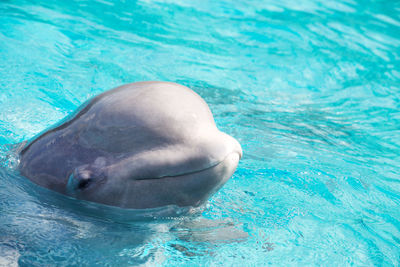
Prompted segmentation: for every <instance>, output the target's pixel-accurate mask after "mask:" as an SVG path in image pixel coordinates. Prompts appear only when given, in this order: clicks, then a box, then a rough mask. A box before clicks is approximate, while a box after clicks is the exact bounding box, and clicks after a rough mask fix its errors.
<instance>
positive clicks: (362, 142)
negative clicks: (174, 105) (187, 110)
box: [0, 0, 400, 266]
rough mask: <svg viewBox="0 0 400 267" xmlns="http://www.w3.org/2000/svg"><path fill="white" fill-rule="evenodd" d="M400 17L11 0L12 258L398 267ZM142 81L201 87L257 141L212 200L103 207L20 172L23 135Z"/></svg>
mask: <svg viewBox="0 0 400 267" xmlns="http://www.w3.org/2000/svg"><path fill="white" fill-rule="evenodd" d="M399 14H400V3H399V2H396V1H392V2H390V3H389V1H376V2H370V1H361V0H360V1H355V0H354V1H353V0H343V1H322V0H320V1H316V0H315V1H313V0H306V1H301V4H300V3H299V1H294V0H291V1H289V0H287V1H279V2H278V1H235V3H234V4H233V3H231V2H228V1H198V2H197V3H194V2H193V1H186V0H179V1H172V0H170V1H169V0H165V1H150V0H142V1H123V0H121V1H107V0H97V1H85V0H79V1H78V0H76V1H64V0H63V1H57V2H56V1H43V0H38V1H23V0H15V1H9V0H6V1H2V2H1V3H0V73H1V79H0V144H1V145H2V146H1V147H2V150H1V152H0V157H1V159H2V160H1V162H2V167H1V168H0V265H1V264H6V265H13V264H14V265H16V264H19V265H21V266H43V265H44V264H51V265H57V266H62V265H83V266H104V265H110V266H115V265H122V266H126V265H162V266H179V265H185V266H196V265H205V266H208V265H212V266H216V265H226V266H231V265H235V266H243V265H247V266H263V265H267V264H272V265H282V266H287V265H333V266H338V265H339V266H342V265H357V266H375V265H378V266H391V265H395V266H398V264H399V262H400V249H399V247H400V244H399V243H400V221H399V220H400V208H399V207H400V176H399V174H400V171H399V163H400V152H399V149H400V138H399V137H400V112H399V108H400V99H399V97H400V86H399V84H400V49H399V47H400V16H399ZM142 80H165V81H173V82H178V83H181V84H184V85H186V86H189V87H191V88H192V89H193V90H195V91H196V92H197V93H198V94H200V95H201V96H202V97H203V98H204V99H205V100H206V101H207V103H208V104H209V105H210V108H211V110H212V111H213V114H214V117H215V120H216V122H217V124H218V126H219V127H220V129H221V130H222V131H224V132H227V133H229V134H230V135H232V136H234V137H235V138H237V139H238V140H239V142H240V143H241V145H242V148H243V151H244V157H243V159H242V161H241V162H240V165H239V167H238V170H237V172H236V173H235V174H234V176H233V178H232V179H231V180H230V181H229V182H228V183H227V184H226V185H225V186H224V187H223V188H222V189H221V190H220V191H219V192H218V193H217V194H216V195H215V196H214V197H213V198H212V199H211V200H210V201H209V202H208V203H207V205H206V206H205V207H202V208H201V209H199V210H196V212H195V214H193V215H187V216H182V217H177V218H165V217H161V218H158V219H155V220H154V219H152V218H147V217H146V216H145V217H146V219H143V218H142V219H132V220H130V219H129V216H131V215H132V214H124V213H123V212H122V213H118V212H115V210H110V211H102V210H99V211H98V212H97V213H96V212H93V213H92V212H90V213H87V212H85V211H86V210H76V209H75V208H74V205H75V206H76V205H77V203H76V201H73V200H69V199H67V198H65V197H63V196H59V195H57V194H55V193H52V192H49V191H47V190H45V189H42V188H39V187H37V186H34V185H33V184H31V183H29V182H28V181H26V180H25V179H23V178H22V177H20V176H18V174H17V173H15V171H14V170H13V165H14V164H15V163H14V160H15V159H14V158H12V157H11V158H10V157H8V153H7V150H8V148H9V146H8V145H7V144H16V143H18V142H21V141H23V140H26V139H29V138H31V137H32V136H34V135H35V134H37V133H38V132H40V131H42V130H44V129H45V128H47V127H49V126H50V125H52V124H53V123H55V122H57V121H59V120H60V119H61V118H63V117H64V116H66V115H67V114H69V113H71V112H72V111H73V110H74V109H75V108H76V107H78V106H79V105H80V104H81V103H82V102H84V101H85V100H86V99H88V98H90V97H91V96H94V95H97V94H99V93H101V92H103V91H105V90H108V89H111V88H113V87H115V86H118V85H121V84H124V83H129V82H134V81H142ZM90 209H91V211H93V210H95V209H96V206H94V207H90ZM102 213H106V214H102ZM125 215H126V216H125Z"/></svg>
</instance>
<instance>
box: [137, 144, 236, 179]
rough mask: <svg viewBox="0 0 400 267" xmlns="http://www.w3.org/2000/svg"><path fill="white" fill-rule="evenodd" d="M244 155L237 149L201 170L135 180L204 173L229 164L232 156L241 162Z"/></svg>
mask: <svg viewBox="0 0 400 267" xmlns="http://www.w3.org/2000/svg"><path fill="white" fill-rule="evenodd" d="M235 155H236V156H235ZM242 156H243V152H242V150H241V149H240V150H237V151H234V152H231V153H229V154H228V155H226V157H225V158H224V159H223V160H221V161H219V162H216V163H214V164H211V165H210V166H209V167H207V168H203V169H199V170H193V171H187V172H183V173H179V174H175V175H164V176H160V177H154V178H138V179H135V180H136V181H144V180H160V179H165V178H179V177H184V176H188V175H195V174H199V173H202V172H206V171H209V170H211V169H213V168H215V167H217V166H218V165H222V164H227V162H229V161H228V159H229V158H232V157H236V158H238V159H237V161H238V162H239V160H240V159H241V158H242ZM236 165H237V164H236ZM235 169H236V166H235Z"/></svg>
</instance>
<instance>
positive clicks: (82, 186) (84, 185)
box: [78, 178, 91, 189]
mask: <svg viewBox="0 0 400 267" xmlns="http://www.w3.org/2000/svg"><path fill="white" fill-rule="evenodd" d="M90 180H91V179H90V178H87V179H81V180H80V181H79V184H78V189H85V188H87V187H88V186H89V184H90Z"/></svg>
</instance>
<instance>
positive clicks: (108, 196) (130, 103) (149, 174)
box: [19, 82, 242, 209]
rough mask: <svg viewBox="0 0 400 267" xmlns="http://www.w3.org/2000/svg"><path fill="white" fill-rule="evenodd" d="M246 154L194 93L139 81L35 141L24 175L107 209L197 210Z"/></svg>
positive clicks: (25, 155) (25, 152) (27, 150)
mask: <svg viewBox="0 0 400 267" xmlns="http://www.w3.org/2000/svg"><path fill="white" fill-rule="evenodd" d="M241 156H242V149H241V147H240V144H239V143H238V142H237V141H236V140H235V139H234V138H233V137H231V136H229V135H227V134H225V133H223V132H220V131H219V130H218V128H217V127H216V125H215V122H214V119H213V116H212V113H211V111H210V109H209V107H208V105H207V104H206V102H205V101H204V100H203V99H202V98H201V97H200V96H199V95H198V94H196V93H195V92H194V91H192V90H191V89H189V88H187V87H185V86H182V85H179V84H175V83H171V82H138V83H131V84H127V85H123V86H120V87H117V88H115V89H112V90H110V91H107V92H105V93H102V94H100V95H98V96H96V97H94V98H93V99H91V100H89V101H87V102H86V103H84V104H83V105H82V106H81V107H80V108H79V109H78V111H77V112H75V114H73V115H72V116H70V117H69V118H68V119H66V120H65V121H64V122H62V123H61V124H59V125H58V126H55V127H54V128H52V129H50V130H48V131H46V132H44V133H42V134H40V135H39V136H38V137H37V138H34V139H33V140H31V141H30V142H28V143H27V144H26V145H25V147H24V148H23V149H22V150H21V152H20V163H19V170H20V172H21V174H22V175H24V176H25V177H27V178H29V179H30V180H31V181H33V182H34V183H36V184H38V185H40V186H43V187H46V188H49V189H51V190H54V191H57V192H59V193H62V194H66V195H69V196H73V197H75V198H79V199H84V200H88V201H92V202H98V203H102V204H106V205H111V206H118V207H122V208H131V209H144V208H154V207H161V206H166V205H177V206H197V205H200V204H201V203H203V202H204V201H205V200H206V199H208V197H209V196H210V195H211V194H213V193H214V192H215V191H217V190H218V189H219V188H220V187H221V186H222V185H223V184H224V183H225V182H226V181H227V180H228V179H229V178H230V177H231V176H232V174H233V173H234V171H235V169H236V167H237V164H238V162H239V159H240V158H241Z"/></svg>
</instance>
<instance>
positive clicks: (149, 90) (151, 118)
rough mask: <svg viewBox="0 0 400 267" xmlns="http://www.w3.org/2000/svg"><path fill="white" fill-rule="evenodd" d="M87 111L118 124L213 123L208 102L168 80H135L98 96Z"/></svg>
mask: <svg viewBox="0 0 400 267" xmlns="http://www.w3.org/2000/svg"><path fill="white" fill-rule="evenodd" d="M89 113H93V114H97V115H101V116H102V117H103V118H107V121H109V122H110V123H112V124H113V123H115V124H118V125H121V124H124V123H131V122H132V121H134V122H142V123H145V124H147V125H148V126H155V127H156V126H157V125H163V126H164V125H166V124H170V123H185V124H188V125H193V124H204V123H206V124H207V123H208V124H209V123H211V124H214V119H213V116H212V113H211V111H210V109H209V108H208V105H207V104H206V102H205V101H204V100H203V99H202V98H201V97H200V96H199V95H198V94H196V93H195V92H194V91H192V90H190V89H189V88H187V87H185V86H182V85H179V84H175V83H170V82H139V83H133V84H128V85H124V86H121V87H118V88H115V89H113V90H111V91H109V92H107V93H105V94H103V95H100V97H99V99H98V100H97V101H96V104H94V105H93V106H92V107H91V110H90V112H89ZM88 115H89V114H88Z"/></svg>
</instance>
